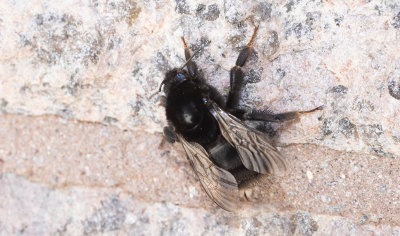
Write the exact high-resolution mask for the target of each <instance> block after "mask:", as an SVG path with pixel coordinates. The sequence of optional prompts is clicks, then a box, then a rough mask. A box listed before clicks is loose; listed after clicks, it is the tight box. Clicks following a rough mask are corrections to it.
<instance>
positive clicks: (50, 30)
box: [20, 12, 104, 67]
mask: <svg viewBox="0 0 400 236" xmlns="http://www.w3.org/2000/svg"><path fill="white" fill-rule="evenodd" d="M30 23H31V29H30V30H29V31H26V32H22V33H21V34H20V39H21V41H22V43H23V44H24V46H26V47H29V48H30V49H32V50H33V51H34V52H35V56H36V57H37V58H38V59H39V60H40V61H43V62H45V63H48V64H49V65H55V64H60V65H62V66H64V67H68V66H70V65H74V66H76V65H84V66H87V65H88V64H89V63H90V62H92V63H97V62H98V59H99V54H100V53H101V50H102V48H103V46H104V40H103V38H102V35H103V32H100V30H99V29H97V28H95V29H91V30H87V31H83V29H82V27H80V26H81V24H82V22H81V21H79V20H76V19H75V18H74V17H73V16H72V15H69V14H57V13H52V12H46V13H43V14H39V15H36V16H34V17H33V18H32V19H31V21H30Z"/></svg>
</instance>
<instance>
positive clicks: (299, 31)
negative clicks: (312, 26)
mask: <svg viewBox="0 0 400 236" xmlns="http://www.w3.org/2000/svg"><path fill="white" fill-rule="evenodd" d="M302 30H303V25H302V24H301V23H298V24H296V25H294V27H293V31H294V33H295V34H296V37H297V38H300V37H301V35H302Z"/></svg>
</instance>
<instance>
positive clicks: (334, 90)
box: [329, 85, 349, 95]
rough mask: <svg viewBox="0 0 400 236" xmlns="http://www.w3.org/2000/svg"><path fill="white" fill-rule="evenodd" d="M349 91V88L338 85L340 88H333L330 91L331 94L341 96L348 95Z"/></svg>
mask: <svg viewBox="0 0 400 236" xmlns="http://www.w3.org/2000/svg"><path fill="white" fill-rule="evenodd" d="M348 90H349V89H348V88H347V87H345V86H343V85H338V86H334V87H332V88H331V89H330V90H329V92H331V93H337V94H341V95H346V94H347V91H348Z"/></svg>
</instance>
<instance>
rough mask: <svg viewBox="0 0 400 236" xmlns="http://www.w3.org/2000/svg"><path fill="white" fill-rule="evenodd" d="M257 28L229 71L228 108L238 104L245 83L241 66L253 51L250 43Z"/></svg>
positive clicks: (234, 107) (235, 106)
mask: <svg viewBox="0 0 400 236" xmlns="http://www.w3.org/2000/svg"><path fill="white" fill-rule="evenodd" d="M257 30H258V27H256V28H255V29H254V32H253V35H252V36H251V39H250V41H249V43H248V44H247V45H246V47H245V48H243V49H242V51H240V53H239V56H238V58H237V60H236V65H235V66H234V67H232V69H231V71H230V90H229V94H228V100H227V103H226V107H227V108H228V109H232V110H234V109H236V108H237V107H238V105H239V100H240V97H241V93H242V90H243V88H244V86H245V84H246V83H245V81H244V72H243V71H242V67H243V66H244V64H245V63H246V61H247V59H248V58H249V56H250V54H251V52H252V51H253V46H252V44H253V41H254V39H255V37H256V34H257Z"/></svg>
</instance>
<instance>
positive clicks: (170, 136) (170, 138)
mask: <svg viewBox="0 0 400 236" xmlns="http://www.w3.org/2000/svg"><path fill="white" fill-rule="evenodd" d="M163 133H164V136H163V137H164V138H165V140H167V142H169V143H174V142H175V141H176V140H177V138H176V136H175V134H174V132H173V131H172V130H171V128H170V127H168V126H165V127H164V129H163Z"/></svg>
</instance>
